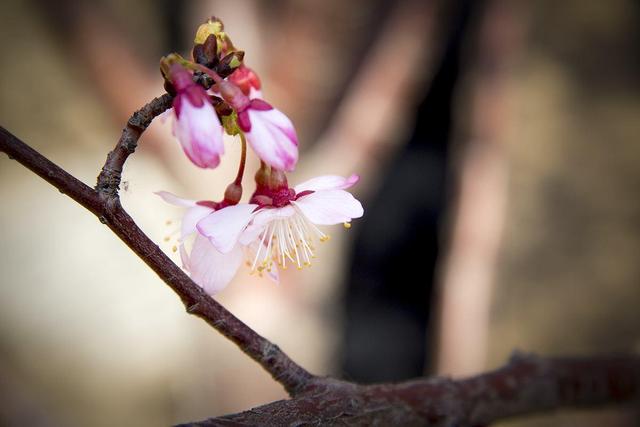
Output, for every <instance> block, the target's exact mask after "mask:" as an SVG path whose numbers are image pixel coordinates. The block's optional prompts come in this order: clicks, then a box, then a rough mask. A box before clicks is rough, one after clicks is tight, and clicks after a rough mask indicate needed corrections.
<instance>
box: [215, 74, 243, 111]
mask: <svg viewBox="0 0 640 427" xmlns="http://www.w3.org/2000/svg"><path fill="white" fill-rule="evenodd" d="M217 86H218V90H219V91H220V95H222V98H223V99H224V100H225V101H227V103H228V104H229V105H231V106H232V107H233V108H234V109H235V110H236V111H238V112H240V111H243V110H245V109H246V108H247V106H249V102H250V100H249V98H248V97H247V96H245V94H243V93H242V91H241V90H240V88H239V87H238V86H236V85H234V84H233V83H229V82H227V81H221V82H220V83H218V85H217Z"/></svg>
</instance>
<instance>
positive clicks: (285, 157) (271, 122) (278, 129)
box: [246, 108, 298, 171]
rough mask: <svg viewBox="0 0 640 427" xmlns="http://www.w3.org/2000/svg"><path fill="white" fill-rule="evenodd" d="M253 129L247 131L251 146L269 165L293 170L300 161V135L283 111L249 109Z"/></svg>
mask: <svg viewBox="0 0 640 427" xmlns="http://www.w3.org/2000/svg"><path fill="white" fill-rule="evenodd" d="M247 111H248V114H249V119H250V122H251V130H250V131H249V132H247V133H246V136H247V140H248V141H249V144H250V145H251V148H253V150H254V151H255V152H256V153H257V154H258V156H259V157H260V159H262V160H263V161H264V162H265V163H267V164H268V165H269V166H271V167H273V168H276V169H279V170H284V171H292V170H293V169H295V166H296V163H297V161H298V136H297V135H296V131H295V128H294V127H293V124H292V123H291V120H289V118H288V117H287V116H285V115H284V114H283V113H282V112H281V111H278V110H276V109H275V108H274V109H271V110H268V111H262V110H252V109H248V110H247Z"/></svg>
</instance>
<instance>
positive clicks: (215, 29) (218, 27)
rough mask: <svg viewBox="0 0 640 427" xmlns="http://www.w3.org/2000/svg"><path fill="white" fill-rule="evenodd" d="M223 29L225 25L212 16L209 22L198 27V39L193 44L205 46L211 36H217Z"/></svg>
mask: <svg viewBox="0 0 640 427" xmlns="http://www.w3.org/2000/svg"><path fill="white" fill-rule="evenodd" d="M223 29H224V25H223V24H222V21H221V20H220V19H218V18H216V17H215V16H212V17H211V18H209V19H208V20H207V22H205V23H204V24H202V25H200V26H199V27H198V31H196V37H195V38H194V40H193V42H194V43H195V44H204V42H205V40H207V38H208V37H209V36H210V35H211V34H213V35H214V36H216V35H218V34H219V33H220V32H221V31H222V30H223Z"/></svg>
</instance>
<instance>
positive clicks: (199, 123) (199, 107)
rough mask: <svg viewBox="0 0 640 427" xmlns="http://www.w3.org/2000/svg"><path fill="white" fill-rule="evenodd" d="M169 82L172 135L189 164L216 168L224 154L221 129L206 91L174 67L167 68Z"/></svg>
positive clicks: (183, 70)
mask: <svg viewBox="0 0 640 427" xmlns="http://www.w3.org/2000/svg"><path fill="white" fill-rule="evenodd" d="M171 82H172V84H173V86H174V88H175V89H176V92H177V95H176V97H175V99H174V100H173V111H174V112H175V121H174V123H173V134H174V135H175V136H176V137H177V138H178V141H180V144H181V145H182V149H183V150H184V152H185V154H186V155H187V157H189V160H191V161H192V162H193V164H195V165H196V166H198V167H201V168H210V169H213V168H215V167H217V166H218V164H220V156H221V155H222V154H224V143H223V140H222V133H223V129H222V125H221V124H220V119H219V118H218V115H217V114H216V112H215V110H214V108H213V106H212V105H211V101H210V100H209V97H208V96H207V93H206V91H205V90H204V88H202V87H201V86H198V85H197V84H195V83H194V82H193V80H192V77H191V73H189V72H188V71H187V70H185V69H184V68H182V67H181V66H180V65H177V64H174V65H172V66H171Z"/></svg>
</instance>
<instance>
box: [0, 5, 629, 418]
mask: <svg viewBox="0 0 640 427" xmlns="http://www.w3.org/2000/svg"><path fill="white" fill-rule="evenodd" d="M210 15H216V16H219V17H221V18H222V19H223V20H224V22H225V26H226V30H227V31H228V32H229V34H230V35H231V37H232V39H233V40H234V44H235V45H236V46H239V47H241V48H243V49H244V50H245V51H246V53H247V54H246V56H245V60H246V62H247V64H248V65H249V66H251V67H252V68H254V69H255V70H256V71H257V72H258V73H259V75H260V77H261V79H262V82H263V87H264V93H265V98H266V99H267V100H269V102H271V103H273V104H274V105H276V106H278V108H280V109H281V110H283V111H284V112H285V113H287V114H288V115H289V116H290V117H291V118H292V119H293V121H294V123H295V124H296V127H297V130H298V133H299V135H300V137H301V138H300V140H301V147H300V149H301V161H300V163H299V166H298V169H297V171H296V173H295V174H294V176H293V177H292V179H291V182H293V183H295V182H299V181H302V180H304V179H306V178H309V177H312V176H316V175H320V174H341V175H348V174H351V173H352V172H355V173H359V174H360V175H361V178H362V179H361V182H360V184H359V185H358V187H357V188H356V190H355V191H356V193H357V194H356V195H357V197H358V198H359V199H361V200H362V201H363V205H364V206H365V216H364V218H363V219H361V220H358V221H354V225H353V228H352V230H350V231H348V232H343V231H342V230H332V237H333V238H332V240H331V243H330V245H329V246H324V247H323V248H321V252H320V254H319V257H318V258H319V261H318V265H314V268H313V269H311V270H309V271H308V272H307V271H305V272H291V273H289V272H286V273H285V274H283V277H282V283H281V285H280V286H278V287H275V286H271V284H270V283H266V282H264V281H260V280H257V279H256V278H253V277H249V276H248V275H246V274H239V275H238V276H239V277H237V278H236V280H235V281H234V283H233V284H232V285H231V286H230V287H229V288H228V290H225V292H224V293H222V294H221V295H220V297H219V298H218V299H219V300H220V301H221V302H222V303H223V304H224V305H225V306H226V307H228V308H229V309H230V310H231V311H232V312H233V313H234V314H236V315H237V316H238V317H240V318H241V319H242V320H243V321H245V322H247V323H248V324H249V325H250V326H251V327H253V328H254V329H256V330H257V331H258V332H259V333H261V334H263V335H265V336H266V337H267V338H269V339H271V340H273V341H274V342H276V343H278V345H280V346H281V347H282V348H283V349H284V350H285V351H286V352H287V353H288V354H289V355H290V356H291V357H292V358H293V359H295V360H296V361H298V362H299V363H301V364H302V365H303V366H305V367H306V368H308V369H309V370H310V371H312V372H314V373H318V374H327V375H338V376H340V377H343V378H345V379H348V380H352V381H357V382H376V381H399V380H403V379H408V378H411V377H416V376H421V375H425V374H444V375H452V376H464V375H471V374H474V373H478V372H481V371H483V370H486V369H489V368H493V367H495V366H498V365H500V364H502V363H504V362H505V361H506V359H507V358H508V356H509V354H510V353H511V352H512V351H513V350H516V349H517V350H521V351H526V352H529V351H531V352H536V353H540V354H545V355H563V354H567V355H568V354H571V355H583V354H584V355H587V354H596V353H609V352H638V351H640V310H638V306H639V305H640V286H638V283H639V282H640V263H639V262H638V254H640V201H639V198H638V194H639V192H638V190H639V189H640V167H638V166H639V164H640V145H639V144H638V142H639V141H640V120H639V118H640V84H639V83H640V55H639V52H638V46H639V45H640V43H639V42H640V5H639V3H638V2H635V1H632V0H612V1H608V2H602V1H598V0H588V1H578V0H569V1H565V2H553V1H550V0H542V1H537V2H526V1H506V0H483V1H469V0H456V1H436V0H434V1H418V0H415V1H411V0H405V1H390V0H375V1H365V0H354V1H350V2H342V1H338V0H323V1H320V0H304V1H291V0H277V1H275V0H273V1H256V0H238V1H233V2H224V1H204V0H199V1H193V2H174V1H160V2H153V1H149V0H143V1H139V2H133V3H132V2H126V1H123V0H101V1H97V2H92V3H85V2H78V1H71V0H65V1H59V2H46V1H42V0H31V1H18V0H9V1H5V2H2V4H1V5H0V31H1V32H2V36H3V40H5V43H3V47H2V69H3V73H2V75H1V76H0V94H1V95H0V117H1V118H2V125H3V126H4V127H6V128H7V129H8V130H10V131H11V132H13V133H15V134H16V135H18V136H19V137H21V138H22V139H24V140H25V141H26V142H28V143H29V144H31V145H32V146H34V147H35V148H37V149H38V150H40V151H41V152H42V153H43V154H45V155H46V156H48V157H49V158H51V159H52V160H54V161H55V162H57V163H59V164H61V165H62V166H63V167H65V168H66V169H68V170H69V171H70V172H71V173H73V174H75V175H76V176H78V177H80V178H81V179H83V180H84V181H85V182H86V183H88V184H90V185H91V184H92V183H93V181H94V180H95V176H96V174H97V171H98V170H99V168H100V166H101V164H102V162H103V161H104V156H105V154H106V152H107V151H108V150H109V149H110V148H111V147H112V145H113V144H114V142H115V140H116V138H117V137H118V133H119V130H120V129H121V127H122V124H123V123H124V121H125V120H126V118H127V117H128V116H129V115H130V114H131V112H132V111H134V110H135V109H137V108H139V107H140V106H141V105H143V104H144V103H146V102H147V101H148V100H149V99H151V98H152V97H154V96H157V95H159V94H160V93H161V92H162V81H161V78H160V73H159V72H158V61H159V58H160V56H162V55H164V54H167V53H169V52H171V51H178V52H180V53H182V54H185V55H186V54H187V52H188V51H189V47H190V43H191V41H192V38H193V33H194V31H195V29H196V28H197V26H198V24H199V23H200V22H202V21H204V20H205V19H206V18H207V17H208V16H210ZM169 128H170V126H169V125H168V124H166V125H162V123H161V122H160V120H157V121H156V122H154V124H153V125H152V126H151V127H150V129H149V130H148V132H147V133H145V135H144V137H143V140H142V143H141V145H140V148H139V150H138V152H137V153H136V155H135V156H134V158H133V159H132V160H131V161H130V162H129V163H128V165H127V170H126V171H125V174H126V175H125V180H126V182H127V183H128V184H127V188H128V190H126V191H125V192H124V193H123V196H122V197H123V203H124V204H125V206H126V207H127V209H129V210H130V211H131V212H132V214H133V216H134V218H135V219H136V221H137V222H139V223H140V225H141V226H142V228H143V230H144V231H145V232H147V233H148V234H149V235H150V236H151V237H152V238H153V239H154V240H156V241H158V242H161V240H162V236H163V235H164V234H165V233H166V230H165V229H164V228H163V227H164V224H165V220H166V218H167V217H169V218H171V217H172V215H173V216H174V215H176V214H175V212H174V211H171V210H170V209H169V208H167V207H165V206H163V205H162V204H161V203H159V201H158V200H156V198H155V196H153V194H152V193H153V191H157V190H161V189H166V190H170V191H172V192H175V193H178V194H184V195H185V196H191V197H194V198H208V197H214V198H215V194H218V193H220V192H221V191H223V189H224V183H225V182H226V181H227V176H233V174H234V165H233V163H234V162H233V161H232V160H233V159H235V158H236V157H237V156H238V149H237V147H236V145H235V144H233V143H232V142H231V141H228V142H227V154H226V155H225V156H226V157H227V158H228V159H229V160H228V161H227V162H226V163H228V166H225V165H224V164H225V163H223V166H222V167H221V168H219V169H218V170H216V171H214V172H209V171H207V172H203V171H195V170H193V169H194V168H193V167H192V166H191V165H189V164H188V162H187V161H185V159H184V156H182V153H181V152H180V149H179V148H178V146H177V144H176V143H175V141H174V140H173V138H172V137H171V134H170V130H169ZM250 162H254V163H253V165H254V166H255V159H253V160H251V159H250ZM250 167H251V165H250ZM250 185H251V183H250V177H249V178H248V180H247V181H246V182H245V186H247V187H249V186H250ZM211 193H213V195H211ZM0 198H2V200H3V202H2V208H0V236H1V240H0V242H2V248H3V249H2V256H1V257H0V271H1V272H2V273H0V277H1V279H0V282H1V283H0V396H2V399H0V425H65V426H66V425H71V426H74V425H78V426H80V425H98V426H99V425H105V426H108V425H114V424H115V425H123V424H124V425H139V426H146V425H149V426H151V425H158V424H161V425H167V424H172V423H178V422H184V421H188V420H197V419H203V418H207V417H210V416H213V415H220V414H224V413H229V412H234V411H239V410H242V409H247V408H249V407H252V406H256V405H259V404H262V403H265V402H268V401H272V400H275V399H279V398H284V397H285V394H284V391H283V390H282V389H281V387H279V386H278V385H277V384H274V383H273V381H272V380H271V378H270V377H269V376H268V375H267V374H265V373H264V372H262V371H261V370H260V368H259V367H257V366H255V364H254V363H253V362H252V361H251V360H248V358H246V357H244V355H243V354H242V353H241V352H240V351H239V350H237V349H236V348H235V347H234V346H233V345H231V344H230V343H228V342H227V341H225V340H224V338H222V337H219V336H217V334H216V333H215V332H213V331H211V330H209V329H208V328H207V327H206V325H203V324H201V323H202V322H200V321H198V320H197V319H191V318H189V317H188V316H186V315H185V314H184V312H183V310H182V309H181V308H180V304H179V302H178V300H177V299H176V298H175V296H174V295H173V294H172V293H171V292H170V291H169V290H167V289H164V287H163V286H162V285H161V284H160V283H159V281H158V279H157V277H156V276H155V275H153V273H151V272H149V271H147V269H146V267H145V266H144V265H142V263H140V262H139V261H138V260H137V259H135V257H133V256H132V255H131V254H130V253H128V251H127V249H126V248H124V247H121V246H122V245H121V244H120V242H119V241H117V240H116V239H114V238H113V237H112V236H111V235H110V234H109V233H108V232H107V231H106V230H103V229H102V228H100V227H99V225H98V224H97V222H96V221H95V220H94V219H93V218H91V217H90V215H89V214H86V213H84V212H82V210H81V209H80V208H78V207H76V206H74V205H73V204H72V203H71V202H69V201H68V200H67V199H65V198H64V197H63V196H61V195H60V194H58V193H57V192H54V191H52V190H51V189H50V188H48V187H47V186H46V184H43V183H42V182H40V181H39V180H37V178H35V177H34V176H31V175H30V174H29V173H28V172H26V171H25V170H24V169H23V168H21V167H19V166H18V165H16V164H15V163H13V162H9V161H8V160H6V159H0ZM43 206H44V207H45V208H43ZM161 245H162V244H161ZM164 249H166V250H167V252H170V247H165V248H164ZM106 259H108V260H109V261H108V262H105V260H106ZM638 420H639V418H638V416H637V412H633V411H632V410H630V409H606V410H597V411H567V412H563V413H559V414H553V415H547V416H539V417H531V418H530V419H526V420H518V421H514V422H511V423H508V425H511V424H513V425H518V426H545V425H555V426H565V425H566V426H573V425H583V426H599V425H607V426H635V425H638ZM504 425H507V423H505V424H504Z"/></svg>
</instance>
